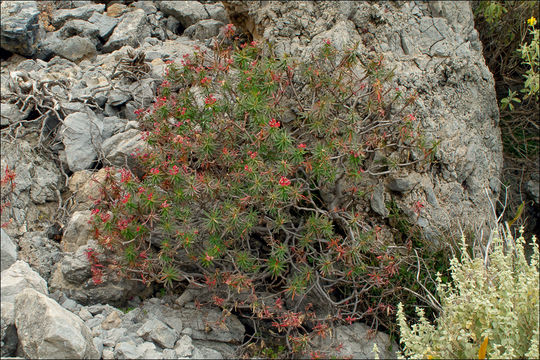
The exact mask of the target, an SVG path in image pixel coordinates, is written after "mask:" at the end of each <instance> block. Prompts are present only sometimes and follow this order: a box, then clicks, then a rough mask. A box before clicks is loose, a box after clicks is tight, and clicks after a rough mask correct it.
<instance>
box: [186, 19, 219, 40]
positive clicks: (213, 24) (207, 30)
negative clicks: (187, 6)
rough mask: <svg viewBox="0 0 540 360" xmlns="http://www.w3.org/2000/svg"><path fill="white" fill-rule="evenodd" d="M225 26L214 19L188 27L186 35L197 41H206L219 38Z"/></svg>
mask: <svg viewBox="0 0 540 360" xmlns="http://www.w3.org/2000/svg"><path fill="white" fill-rule="evenodd" d="M223 26H225V24H224V23H222V22H221V21H217V20H214V19H208V20H201V21H199V22H198V23H196V24H193V25H191V26H190V27H188V28H187V29H186V30H185V31H184V35H185V36H188V37H189V38H191V39H195V40H206V39H210V38H212V37H214V36H217V35H218V34H219V32H220V30H221V28H222V27H223Z"/></svg>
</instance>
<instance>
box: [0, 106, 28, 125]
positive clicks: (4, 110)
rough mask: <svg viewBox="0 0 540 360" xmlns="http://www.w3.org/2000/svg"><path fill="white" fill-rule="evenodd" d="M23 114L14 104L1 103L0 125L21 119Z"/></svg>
mask: <svg viewBox="0 0 540 360" xmlns="http://www.w3.org/2000/svg"><path fill="white" fill-rule="evenodd" d="M23 118H24V114H23V113H22V112H21V111H20V110H19V108H18V107H17V106H16V105H14V104H9V103H2V104H1V107H0V125H1V126H7V125H9V124H14V123H16V122H19V121H21V120H23Z"/></svg>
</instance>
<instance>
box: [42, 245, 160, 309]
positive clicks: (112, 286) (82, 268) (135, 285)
mask: <svg viewBox="0 0 540 360" xmlns="http://www.w3.org/2000/svg"><path fill="white" fill-rule="evenodd" d="M95 247H96V244H95V242H94V241H93V240H91V241H89V243H88V245H85V246H81V247H80V248H79V249H78V250H77V251H76V252H75V253H66V254H65V256H64V258H63V260H62V261H61V262H60V263H58V264H57V265H56V267H55V268H54V269H53V272H52V276H51V279H50V280H49V287H50V289H51V291H57V290H58V291H61V292H63V293H65V294H66V295H67V296H68V297H69V298H71V299H73V300H75V301H77V302H78V303H80V304H83V305H90V304H97V303H109V304H114V305H118V306H122V305H123V304H124V303H125V302H126V301H127V300H128V299H129V298H131V297H132V296H134V295H138V294H140V293H142V292H143V291H145V289H147V290H149V291H151V288H146V286H145V285H143V284H142V283H141V282H138V281H133V280H126V279H122V278H120V277H118V276H117V275H116V274H114V273H112V274H110V276H107V277H104V278H103V282H102V283H95V282H94V279H92V273H91V264H90V263H89V262H88V259H87V255H86V253H87V251H89V250H91V249H94V248H95ZM104 260H105V259H103V258H101V260H100V261H104Z"/></svg>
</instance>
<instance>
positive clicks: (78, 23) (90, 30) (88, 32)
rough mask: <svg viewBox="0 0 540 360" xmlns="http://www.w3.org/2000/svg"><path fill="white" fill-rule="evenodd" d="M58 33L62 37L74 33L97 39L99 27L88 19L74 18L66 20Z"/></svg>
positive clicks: (67, 36) (73, 34)
mask: <svg viewBox="0 0 540 360" xmlns="http://www.w3.org/2000/svg"><path fill="white" fill-rule="evenodd" d="M59 33H60V35H61V36H62V37H63V38H64V39H66V38H70V37H72V36H75V35H78V36H80V37H86V38H90V39H97V37H98V35H99V28H98V27H97V26H96V25H95V24H92V23H91V22H89V21H86V20H79V19H74V20H69V21H68V22H66V23H65V25H64V26H63V27H62V28H61V29H60V30H59Z"/></svg>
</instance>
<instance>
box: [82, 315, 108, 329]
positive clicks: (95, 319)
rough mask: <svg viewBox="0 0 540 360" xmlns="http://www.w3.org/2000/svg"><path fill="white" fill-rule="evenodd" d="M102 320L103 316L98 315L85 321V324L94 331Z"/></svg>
mask: <svg viewBox="0 0 540 360" xmlns="http://www.w3.org/2000/svg"><path fill="white" fill-rule="evenodd" d="M103 318H104V316H103V315H101V314H99V315H96V316H95V317H93V318H92V319H90V320H87V321H86V322H85V324H86V326H88V327H89V328H90V329H92V330H95V329H96V328H97V327H99V326H100V325H101V323H102V322H103Z"/></svg>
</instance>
